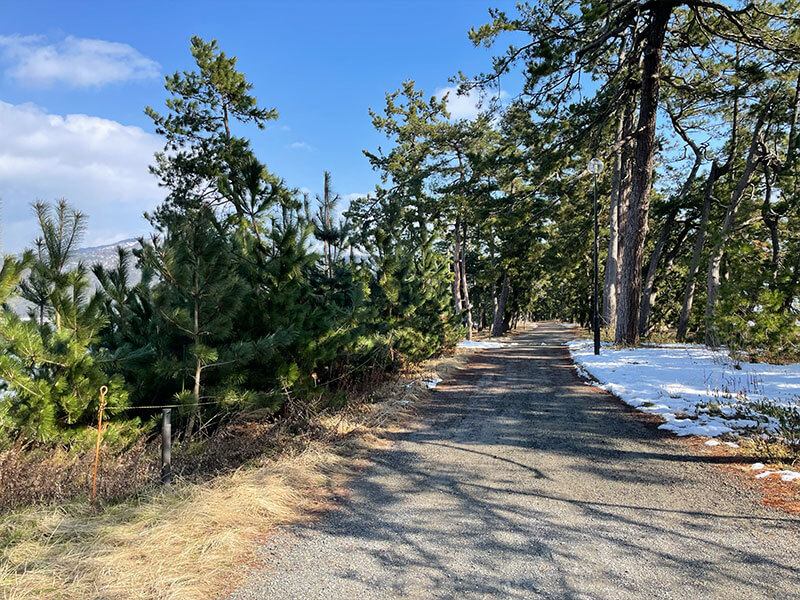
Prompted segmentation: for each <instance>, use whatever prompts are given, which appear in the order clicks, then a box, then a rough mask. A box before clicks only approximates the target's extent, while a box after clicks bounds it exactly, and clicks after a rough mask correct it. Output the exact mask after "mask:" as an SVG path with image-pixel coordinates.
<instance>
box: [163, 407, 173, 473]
mask: <svg viewBox="0 0 800 600" xmlns="http://www.w3.org/2000/svg"><path fill="white" fill-rule="evenodd" d="M171 412H172V409H171V408H165V409H163V410H162V411H161V484H162V485H169V484H170V481H172V468H171V467H172V423H170V413H171Z"/></svg>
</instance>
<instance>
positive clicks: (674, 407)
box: [568, 340, 800, 447]
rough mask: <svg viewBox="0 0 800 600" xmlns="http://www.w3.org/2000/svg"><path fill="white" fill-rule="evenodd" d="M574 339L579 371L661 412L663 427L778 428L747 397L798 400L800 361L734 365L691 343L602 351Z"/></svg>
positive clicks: (691, 430)
mask: <svg viewBox="0 0 800 600" xmlns="http://www.w3.org/2000/svg"><path fill="white" fill-rule="evenodd" d="M568 345H569V350H570V353H571V354H572V358H573V360H574V361H575V365H576V369H577V370H578V373H579V374H582V375H585V374H586V373H588V374H589V375H591V376H592V377H593V378H594V379H596V380H597V381H598V385H599V387H601V388H603V389H605V390H607V391H609V392H611V393H612V394H614V395H616V396H618V397H620V398H621V399H622V400H623V401H624V402H626V403H627V404H629V405H631V406H633V407H635V408H637V409H638V410H640V411H643V412H649V413H653V414H657V415H659V416H660V417H662V418H663V419H664V420H665V421H666V422H665V423H664V424H663V425H661V426H660V429H665V430H668V431H673V432H675V433H676V434H677V435H706V436H709V437H716V436H719V435H722V434H726V433H732V434H746V433H751V434H752V433H754V432H755V431H756V430H761V431H765V432H775V431H776V430H777V426H778V423H777V420H776V419H774V418H773V417H769V416H766V415H753V414H752V408H750V407H749V403H751V402H771V403H773V404H777V405H780V406H785V407H789V406H800V364H791V365H770V364H765V363H746V362H741V363H738V367H739V368H736V366H735V365H734V363H733V361H731V360H730V358H729V357H728V356H727V354H726V353H725V352H723V351H718V350H711V349H709V348H706V347H705V346H697V345H690V344H665V345H661V346H646V347H642V348H630V349H614V348H611V347H609V346H610V345H609V344H603V348H602V350H601V352H600V354H599V355H595V354H594V353H593V347H592V341H591V340H577V341H573V342H570V343H569V344H568ZM754 417H755V418H754ZM756 419H757V420H756ZM728 445H730V446H732V447H738V446H737V445H736V444H735V443H734V442H728Z"/></svg>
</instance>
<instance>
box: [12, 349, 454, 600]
mask: <svg viewBox="0 0 800 600" xmlns="http://www.w3.org/2000/svg"><path fill="white" fill-rule="evenodd" d="M464 357H465V355H464V354H463V353H459V354H456V355H455V356H453V357H450V358H446V359H440V360H437V361H431V362H429V363H427V364H426V365H422V366H420V367H418V368H417V369H416V370H415V372H414V373H413V374H409V376H408V377H406V378H403V379H401V380H400V381H396V382H393V383H392V384H387V385H385V386H383V387H382V389H380V390H378V392H376V394H374V396H377V397H376V398H372V400H373V401H368V400H369V399H365V401H364V402H360V403H356V404H354V405H351V406H348V407H347V408H345V409H344V410H342V411H340V412H337V413H333V414H322V415H320V416H319V417H318V418H317V419H315V422H314V423H313V424H312V427H310V428H309V432H310V433H308V434H305V435H304V436H300V438H301V439H300V440H298V439H297V437H294V438H293V439H292V443H291V444H289V445H288V447H287V448H286V449H285V450H284V451H282V452H281V453H279V455H278V456H277V457H275V456H273V457H271V458H262V459H260V460H259V461H257V462H255V463H251V464H250V465H249V466H248V467H247V468H242V469H240V470H238V471H235V472H233V473H227V474H224V475H220V476H217V477H215V478H213V479H211V480H209V481H206V482H204V483H190V482H183V483H178V484H176V485H174V486H173V488H172V489H171V490H169V491H166V492H165V491H163V490H156V491H151V492H149V493H147V494H144V495H142V496H140V497H139V498H138V499H137V500H135V501H126V502H122V503H119V504H116V505H111V506H107V507H106V508H104V509H102V510H94V509H92V508H91V507H89V506H87V505H86V504H85V503H76V502H73V503H68V504H64V505H61V506H56V507H53V506H51V507H31V508H28V509H25V510H19V511H16V512H14V513H11V514H8V515H6V516H4V517H0V543H2V557H1V558H0V591H2V594H3V598H5V599H7V600H12V599H13V600H22V599H33V598H36V599H39V600H56V599H57V600H77V599H88V598H92V599H99V598H103V599H109V600H110V599H120V600H122V599H125V600H128V599H148V600H153V599H164V600H166V599H170V600H178V599H180V600H190V599H201V598H202V599H207V598H213V597H215V596H216V595H218V594H220V593H223V592H224V591H225V590H226V589H228V588H229V586H230V585H231V584H232V582H235V581H236V580H237V579H238V576H237V574H238V575H241V574H243V573H244V572H245V571H246V569H247V568H248V567H249V565H250V564H251V562H252V559H253V556H254V552H255V550H256V547H257V542H258V540H259V539H261V538H263V537H264V536H265V535H267V534H268V533H269V532H270V531H271V530H273V529H274V528H276V527H279V526H281V525H285V524H287V523H291V522H295V521H299V520H303V519H308V518H312V517H313V516H314V515H315V514H318V513H319V512H321V511H323V510H325V508H326V507H328V506H329V503H330V500H331V498H332V497H333V496H335V495H337V494H338V493H340V490H341V489H342V486H343V485H344V484H345V483H346V482H347V480H348V478H349V477H351V476H352V475H353V474H355V473H356V472H357V471H358V470H360V469H362V468H363V467H364V466H365V465H366V464H367V456H368V452H369V450H370V449H372V448H375V447H378V446H381V445H383V444H384V443H385V442H384V441H383V440H382V439H381V434H382V433H385V432H386V431H389V430H396V429H398V428H400V427H402V426H403V425H405V424H408V423H409V419H410V417H411V416H412V414H413V413H414V411H415V409H416V408H417V407H418V406H420V404H421V403H422V402H424V401H425V399H426V398H427V397H428V396H429V394H430V392H428V391H427V389H425V388H424V386H422V385H419V384H414V383H412V384H411V385H410V386H409V385H408V384H409V383H410V382H413V381H414V380H415V379H418V378H420V377H428V376H438V377H441V378H442V379H447V375H448V374H449V373H450V372H451V371H452V370H453V369H455V368H457V367H458V366H459V365H460V364H462V363H463V362H464V360H465V358H464Z"/></svg>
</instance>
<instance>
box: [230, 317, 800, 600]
mask: <svg viewBox="0 0 800 600" xmlns="http://www.w3.org/2000/svg"><path fill="white" fill-rule="evenodd" d="M571 338H572V333H571V332H570V331H569V330H566V329H563V328H562V327H561V326H560V325H557V324H553V323H544V324H540V326H539V327H538V328H537V329H534V330H528V331H527V332H525V333H523V334H521V335H519V336H517V337H516V338H515V339H514V341H515V342H516V343H517V345H514V346H507V347H504V348H502V349H498V350H483V351H480V352H478V353H476V355H475V356H474V357H473V358H472V359H471V360H470V362H469V363H468V364H467V365H466V367H464V368H463V369H462V370H461V371H460V372H458V373H457V374H456V375H455V376H454V377H453V378H452V380H451V381H449V382H446V383H444V384H441V385H440V387H439V388H438V389H437V390H436V392H435V393H434V397H433V400H432V401H431V403H430V405H429V406H428V407H427V408H426V409H425V410H424V411H423V412H422V414H421V415H420V426H419V428H417V429H415V430H414V431H411V432H409V433H404V434H402V435H399V436H398V437H397V438H396V439H395V440H394V442H393V445H392V447H391V448H390V449H388V450H386V451H381V452H376V453H375V455H374V465H373V466H372V467H371V468H370V469H368V470H367V471H366V472H364V473H363V474H362V475H361V476H359V477H358V478H356V479H355V480H354V481H353V483H352V487H351V496H350V497H349V498H348V499H347V500H346V501H343V502H342V504H341V506H340V507H339V508H338V509H336V510H334V511H332V512H331V513H329V514H328V515H327V516H325V517H323V518H322V519H320V520H318V521H316V522H314V523H311V524H309V525H303V526H297V527H293V528H290V529H287V530H284V531H281V532H279V533H277V534H275V535H272V536H270V537H269V538H268V539H267V540H266V543H265V544H264V546H263V547H262V548H261V549H260V554H261V559H262V560H263V563H264V565H265V566H264V567H263V568H260V569H258V570H254V571H253V572H252V573H251V574H250V576H249V577H248V579H247V581H246V582H245V584H244V586H243V587H241V588H240V589H239V590H237V591H236V592H235V593H234V594H233V596H232V597H231V598H232V599H233V600H245V599H248V600H250V599H256V598H258V599H273V598H274V599H294V598H296V599H301V598H302V599H309V600H310V599H322V598H324V599H339V598H342V599H345V598H346V599H351V598H352V599H356V600H372V599H391V598H454V599H455V598H457V599H459V600H460V599H473V598H503V599H506V598H507V599H515V598H576V599H577V598H580V599H603V600H606V599H612V598H614V599H616V598H636V599H641V598H675V599H684V598H687V599H688V598H691V599H700V598H719V599H723V598H724V599H734V598H743V599H744V598H747V599H754V598H776V599H777V598H780V599H784V598H800V519H798V518H797V517H792V516H790V515H787V514H784V513H781V512H778V511H774V510H769V509H767V508H764V507H763V506H761V505H760V504H759V502H758V498H757V497H756V496H755V495H754V493H753V492H750V491H748V490H745V489H743V488H742V487H741V485H736V484H735V482H734V480H733V478H732V477H730V476H729V475H726V474H725V473H723V472H722V471H720V470H719V469H714V468H713V467H712V466H711V464H710V463H714V462H715V461H723V460H725V458H724V457H722V458H720V457H716V458H715V457H712V456H710V455H698V454H697V453H696V452H693V451H692V450H691V448H689V446H688V445H687V444H685V443H684V442H682V441H679V440H676V439H675V438H674V437H672V436H671V435H669V434H662V433H661V432H659V431H657V430H656V429H655V427H654V426H652V425H648V424H646V423H644V422H643V421H642V420H641V419H637V418H635V417H634V416H632V415H631V413H630V411H629V410H628V409H627V408H626V407H624V406H623V405H622V404H621V403H619V402H618V401H616V400H614V399H613V398H610V397H609V396H608V395H606V394H604V393H602V392H600V391H598V390H596V389H594V388H591V387H589V386H586V385H584V384H583V383H582V382H581V380H580V379H578V377H577V376H576V374H575V370H574V369H573V368H572V363H571V360H570V358H569V353H568V351H567V350H566V348H565V346H564V344H565V342H566V341H568V340H569V339H571Z"/></svg>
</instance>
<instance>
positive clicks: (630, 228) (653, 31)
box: [615, 2, 673, 344]
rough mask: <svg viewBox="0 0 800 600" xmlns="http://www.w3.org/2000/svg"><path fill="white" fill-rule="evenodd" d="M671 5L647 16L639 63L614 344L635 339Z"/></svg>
mask: <svg viewBox="0 0 800 600" xmlns="http://www.w3.org/2000/svg"><path fill="white" fill-rule="evenodd" d="M672 9H673V5H672V3H671V2H658V3H656V4H655V6H654V8H653V10H652V12H651V21H650V24H649V25H648V27H647V32H646V42H645V49H644V57H643V60H642V86H641V98H640V101H639V120H638V125H637V128H636V151H635V154H634V165H633V173H632V177H631V195H630V199H629V201H628V209H627V219H626V221H627V223H626V227H625V238H626V239H625V248H624V254H623V258H622V277H621V281H620V283H621V287H620V296H619V305H618V307H617V327H616V334H615V339H616V342H617V343H622V344H635V343H636V342H637V341H638V339H639V305H640V304H639V303H640V301H641V291H642V260H643V257H644V244H645V239H646V236H647V217H648V211H649V209H650V190H651V187H652V184H653V163H654V157H655V133H656V116H657V113H658V98H659V88H660V79H661V78H660V73H659V71H660V69H661V58H662V50H663V46H664V37H665V35H666V31H667V24H668V23H669V19H670V16H671V15H672Z"/></svg>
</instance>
